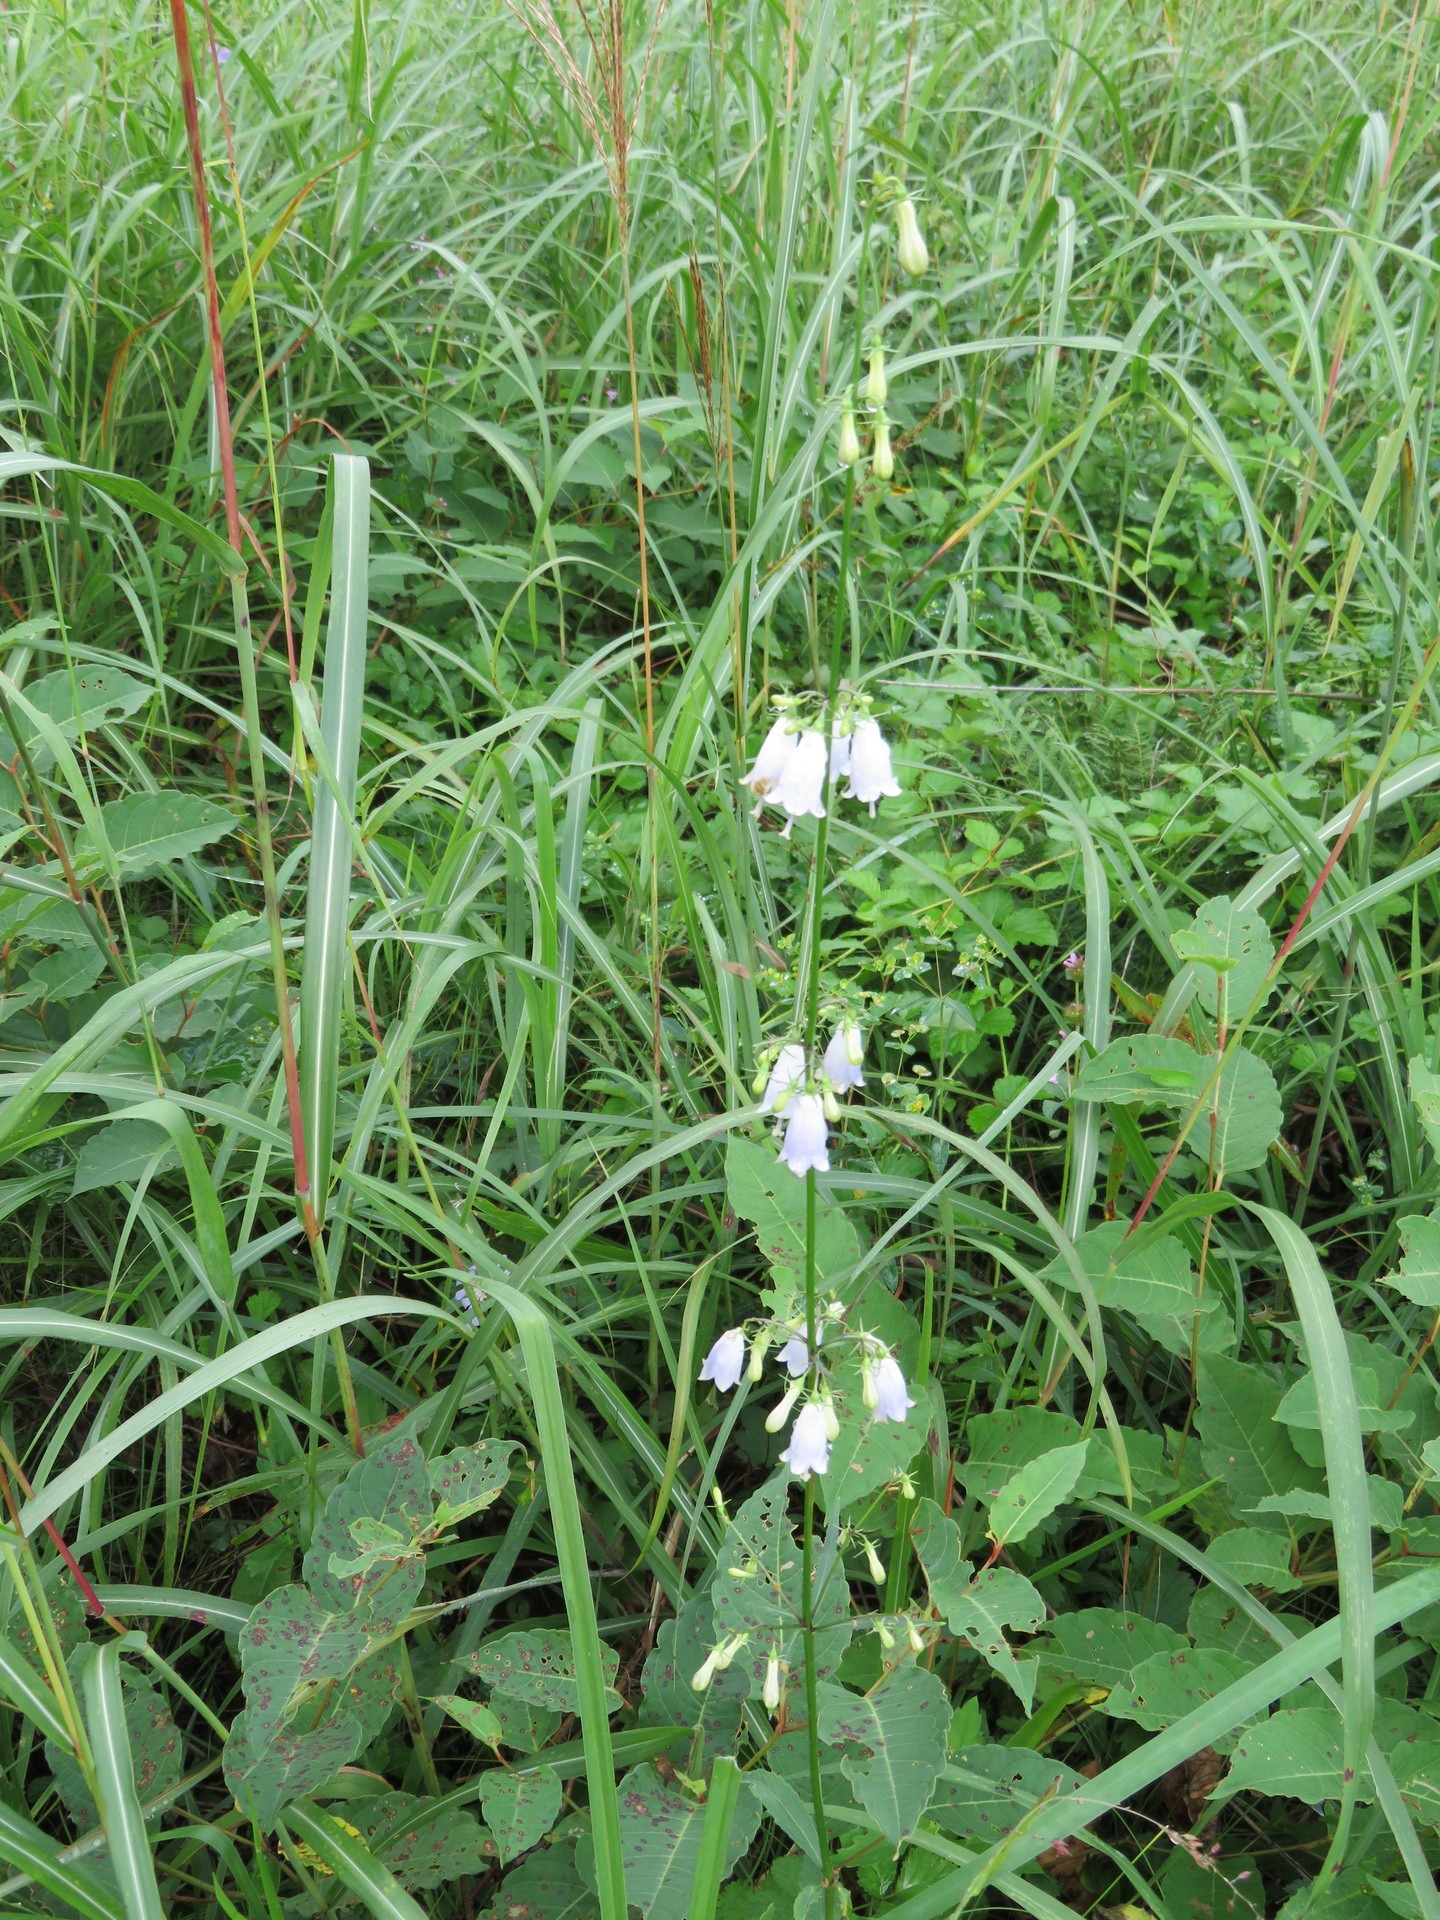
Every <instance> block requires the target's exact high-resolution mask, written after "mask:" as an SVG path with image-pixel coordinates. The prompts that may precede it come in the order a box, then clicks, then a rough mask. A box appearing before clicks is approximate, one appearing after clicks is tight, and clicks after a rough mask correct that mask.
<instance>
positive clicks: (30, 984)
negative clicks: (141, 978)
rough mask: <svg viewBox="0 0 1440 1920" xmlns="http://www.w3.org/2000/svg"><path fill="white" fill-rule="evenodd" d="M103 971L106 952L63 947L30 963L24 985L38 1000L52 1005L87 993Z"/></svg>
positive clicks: (41, 1003) (42, 1004) (45, 1004)
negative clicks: (32, 964) (31, 965)
mask: <svg viewBox="0 0 1440 1920" xmlns="http://www.w3.org/2000/svg"><path fill="white" fill-rule="evenodd" d="M104 971H105V960H104V956H103V955H102V954H100V953H99V952H97V951H96V949H95V948H94V947H62V948H61V949H60V951H59V952H58V953H52V954H48V955H47V956H46V958H45V959H43V960H39V961H37V962H36V963H35V965H34V966H33V967H31V969H30V972H29V975H28V976H27V978H26V982H25V986H26V990H27V992H28V993H30V995H31V996H32V998H33V999H34V1000H35V1001H38V1003H39V1004H40V1005H41V1006H49V1005H50V1004H51V1002H52V1001H58V1002H61V1003H63V1002H65V1001H67V1000H73V999H74V998H75V996H76V995H77V994H81V993H88V992H89V990H90V989H91V987H93V986H94V984H95V982H96V981H97V980H98V979H99V978H100V975H101V974H102V973H103V972H104Z"/></svg>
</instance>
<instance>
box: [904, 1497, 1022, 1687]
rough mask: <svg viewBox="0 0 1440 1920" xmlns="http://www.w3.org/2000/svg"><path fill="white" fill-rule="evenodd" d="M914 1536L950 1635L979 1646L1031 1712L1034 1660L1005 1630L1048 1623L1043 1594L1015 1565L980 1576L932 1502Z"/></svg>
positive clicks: (919, 1513) (919, 1515) (921, 1510)
mask: <svg viewBox="0 0 1440 1920" xmlns="http://www.w3.org/2000/svg"><path fill="white" fill-rule="evenodd" d="M910 1537H911V1539H912V1540H913V1541H914V1543H915V1551H916V1554H917V1555H918V1556H919V1560H920V1564H921V1566H922V1567H924V1569H925V1578H926V1579H927V1580H928V1581H929V1583H930V1598H931V1601H932V1603H933V1604H934V1605H935V1606H936V1607H937V1608H938V1609H939V1610H940V1612H941V1613H942V1614H943V1615H944V1616H945V1622H946V1624H947V1626H948V1627H949V1628H950V1631H951V1632H952V1633H954V1634H956V1635H958V1636H959V1638H960V1639H962V1640H964V1641H966V1642H967V1643H968V1645H970V1646H971V1647H973V1648H974V1650H975V1652H976V1653H978V1654H979V1655H980V1656H981V1658H982V1659H984V1660H985V1661H986V1663H987V1664H988V1665H989V1666H990V1667H992V1668H993V1669H994V1671H995V1672H996V1673H998V1674H999V1676H1000V1678H1001V1679H1002V1680H1004V1681H1005V1683H1006V1684H1007V1685H1008V1686H1009V1687H1010V1688H1012V1689H1013V1691H1014V1693H1015V1695H1016V1697H1017V1698H1018V1699H1019V1700H1020V1702H1021V1704H1022V1705H1023V1707H1024V1709H1025V1711H1026V1713H1029V1712H1030V1710H1031V1708H1032V1707H1033V1705H1034V1702H1035V1673H1036V1666H1035V1662H1034V1660H1026V1661H1024V1662H1023V1663H1022V1662H1020V1661H1018V1660H1017V1659H1016V1658H1015V1654H1014V1651H1013V1649H1012V1648H1011V1646H1010V1643H1009V1640H1008V1639H1007V1638H1006V1632H1007V1629H1008V1630H1009V1631H1010V1632H1016V1631H1018V1632H1020V1633H1034V1632H1035V1631H1036V1630H1037V1629H1038V1628H1039V1627H1041V1626H1043V1625H1044V1621H1045V1603H1044V1601H1043V1600H1042V1599H1041V1598H1040V1595H1039V1594H1038V1593H1037V1592H1036V1591H1035V1589H1034V1587H1032V1586H1031V1584H1030V1582H1029V1581H1028V1580H1027V1579H1026V1578H1025V1576H1024V1575H1023V1574H1021V1573H1017V1572H1016V1571H1015V1569H1014V1568H1013V1567H988V1568H986V1569H984V1570H983V1571H981V1572H980V1573H978V1574H977V1573H975V1572H974V1571H973V1569H972V1568H971V1565H970V1562H969V1561H968V1560H966V1559H965V1558H964V1556H963V1555H962V1553H961V1551H960V1547H961V1536H960V1529H959V1527H958V1526H957V1525H956V1523H955V1522H954V1521H953V1520H952V1519H951V1518H950V1517H949V1515H948V1514H946V1513H943V1512H942V1511H941V1509H940V1508H939V1506H937V1505H936V1503H935V1502H934V1501H933V1500H921V1501H920V1502H919V1504H918V1505H917V1507H916V1509H915V1518H914V1521H913V1523H912V1525H911V1529H910Z"/></svg>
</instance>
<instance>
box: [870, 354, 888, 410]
mask: <svg viewBox="0 0 1440 1920" xmlns="http://www.w3.org/2000/svg"><path fill="white" fill-rule="evenodd" d="M889 392H890V388H889V386H888V385H887V384H886V380H885V349H884V347H882V346H881V344H880V342H879V341H878V340H877V341H876V342H875V344H874V346H873V347H871V349H870V373H869V376H868V378H867V379H866V381H865V398H866V399H867V400H868V401H869V402H870V404H871V406H872V407H883V406H884V404H885V401H886V398H887V396H888V394H889Z"/></svg>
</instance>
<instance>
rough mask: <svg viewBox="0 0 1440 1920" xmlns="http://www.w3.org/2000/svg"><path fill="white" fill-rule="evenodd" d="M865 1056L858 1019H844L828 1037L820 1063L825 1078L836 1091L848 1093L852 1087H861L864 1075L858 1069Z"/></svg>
mask: <svg viewBox="0 0 1440 1920" xmlns="http://www.w3.org/2000/svg"><path fill="white" fill-rule="evenodd" d="M864 1058H865V1035H864V1034H863V1033H862V1032H861V1030H860V1023H859V1021H858V1020H845V1021H842V1022H841V1024H840V1025H839V1026H838V1027H837V1028H836V1029H835V1031H834V1033H833V1034H832V1035H831V1037H830V1044H829V1046H828V1047H826V1049H825V1059H824V1061H823V1063H822V1065H823V1071H824V1074H825V1078H826V1079H827V1080H828V1081H829V1082H830V1084H831V1086H832V1087H834V1089H835V1091H836V1092H837V1093H848V1092H849V1091H850V1089H851V1088H852V1087H863V1086H864V1084H865V1076H864V1074H863V1073H862V1072H861V1071H860V1063H861V1061H862V1060H863V1059H864Z"/></svg>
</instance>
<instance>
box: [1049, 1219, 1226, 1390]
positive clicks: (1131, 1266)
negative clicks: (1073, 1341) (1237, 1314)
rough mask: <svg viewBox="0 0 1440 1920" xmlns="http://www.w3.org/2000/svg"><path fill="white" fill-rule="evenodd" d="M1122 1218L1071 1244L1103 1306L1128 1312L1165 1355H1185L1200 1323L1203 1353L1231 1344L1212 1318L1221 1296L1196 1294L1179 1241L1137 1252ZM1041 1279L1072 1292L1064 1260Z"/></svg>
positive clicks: (1221, 1323) (1195, 1276) (1195, 1278)
mask: <svg viewBox="0 0 1440 1920" xmlns="http://www.w3.org/2000/svg"><path fill="white" fill-rule="evenodd" d="M1133 1246H1134V1242H1133V1241H1132V1240H1131V1239H1130V1237H1129V1232H1128V1229H1127V1227H1126V1224H1125V1222H1124V1221H1123V1220H1110V1221H1106V1222H1105V1224H1104V1225H1103V1226H1099V1227H1094V1228H1092V1229H1091V1230H1090V1232H1088V1233H1082V1234H1081V1235H1080V1237H1079V1238H1078V1239H1077V1240H1076V1242H1075V1252H1076V1254H1077V1255H1078V1256H1079V1259H1080V1264H1081V1265H1082V1267H1083V1268H1084V1269H1085V1272H1086V1273H1087V1275H1088V1276H1089V1278H1090V1283H1091V1285H1092V1286H1093V1287H1094V1289H1095V1297H1096V1298H1097V1299H1098V1300H1099V1302H1100V1305H1101V1306H1102V1307H1113V1308H1114V1309H1115V1310H1116V1311H1117V1312H1119V1313H1128V1314H1129V1315H1131V1317H1132V1318H1133V1319H1134V1320H1135V1321H1136V1323H1137V1324H1138V1325H1139V1326H1140V1328H1141V1329H1142V1331H1144V1332H1145V1333H1148V1334H1149V1335H1150V1336H1151V1338H1152V1339H1153V1340H1155V1341H1156V1342H1157V1344H1158V1345H1160V1346H1162V1347H1164V1349H1165V1350H1166V1352H1167V1353H1173V1354H1177V1355H1180V1356H1182V1357H1184V1358H1188V1357H1189V1353H1190V1344H1191V1336H1192V1332H1193V1330H1194V1326H1195V1321H1196V1318H1197V1316H1198V1317H1199V1320H1200V1350H1201V1352H1202V1353H1206V1352H1214V1351H1218V1350H1223V1349H1224V1348H1225V1347H1227V1346H1230V1345H1233V1343H1234V1338H1235V1335H1234V1330H1233V1328H1232V1327H1231V1326H1230V1325H1229V1322H1228V1318H1227V1317H1225V1316H1219V1317H1217V1310H1218V1308H1219V1307H1220V1304H1221V1302H1220V1297H1219V1295H1218V1294H1217V1293H1216V1292H1215V1291H1214V1290H1213V1288H1212V1290H1211V1291H1210V1292H1208V1293H1205V1294H1202V1293H1201V1292H1200V1276H1199V1273H1198V1271H1197V1269H1196V1268H1195V1267H1194V1265H1193V1264H1192V1263H1191V1260H1190V1256H1189V1254H1188V1253H1187V1252H1186V1250H1185V1247H1184V1245H1183V1244H1182V1242H1181V1241H1180V1240H1179V1239H1178V1238H1177V1237H1175V1236H1174V1235H1171V1236H1169V1237H1168V1238H1166V1239H1162V1240H1154V1241H1151V1242H1150V1243H1149V1244H1148V1245H1143V1246H1142V1247H1141V1248H1140V1250H1139V1251H1138V1252H1135V1251H1133V1250H1132V1249H1133ZM1042 1278H1043V1279H1044V1280H1045V1281H1046V1282H1047V1283H1048V1284H1049V1285H1050V1286H1052V1287H1059V1288H1061V1289H1063V1290H1065V1291H1069V1292H1075V1291H1077V1289H1076V1286H1075V1276H1074V1275H1073V1273H1072V1272H1071V1271H1070V1265H1069V1262H1068V1261H1065V1260H1054V1261H1052V1262H1051V1264H1050V1265H1049V1266H1048V1267H1047V1268H1046V1269H1045V1272H1044V1274H1043V1275H1042Z"/></svg>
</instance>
